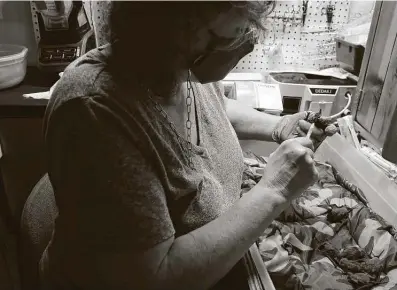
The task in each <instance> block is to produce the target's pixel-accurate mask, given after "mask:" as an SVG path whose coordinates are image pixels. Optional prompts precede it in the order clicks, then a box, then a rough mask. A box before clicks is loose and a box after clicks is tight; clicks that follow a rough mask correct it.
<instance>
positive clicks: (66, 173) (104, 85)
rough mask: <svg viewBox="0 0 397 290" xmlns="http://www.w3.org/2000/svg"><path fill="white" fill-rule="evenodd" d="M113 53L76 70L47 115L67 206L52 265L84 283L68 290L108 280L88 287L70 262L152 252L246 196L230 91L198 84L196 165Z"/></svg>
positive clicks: (100, 53) (53, 172)
mask: <svg viewBox="0 0 397 290" xmlns="http://www.w3.org/2000/svg"><path fill="white" fill-rule="evenodd" d="M110 56H111V47H110V46H104V47H101V48H98V49H95V50H93V51H91V52H89V53H88V54H86V55H85V56H83V57H82V58H80V59H78V60H77V61H75V62H74V63H73V64H72V65H71V66H69V67H68V68H67V70H65V72H64V75H63V76H62V78H61V80H60V81H59V83H58V84H57V85H56V87H55V89H54V92H53V94H52V97H51V99H50V101H49V105H48V108H47V111H46V115H45V122H44V132H45V143H46V146H47V155H48V166H49V167H48V168H49V177H50V180H51V183H52V185H53V187H54V192H55V198H56V202H57V206H58V209H59V216H58V218H57V220H56V225H55V231H54V234H53V238H52V241H51V243H50V245H49V247H48V249H47V253H46V255H47V257H46V259H45V260H47V258H48V261H50V263H48V269H49V271H50V272H51V276H52V279H53V280H54V281H53V282H54V283H55V284H58V283H61V284H64V285H65V288H66V287H71V286H72V285H75V286H77V287H76V288H68V289H86V288H87V289H88V288H89V287H91V288H89V289H99V288H97V287H99V286H100V277H98V279H97V280H96V281H78V280H79V279H80V278H78V277H76V276H75V275H74V274H72V272H73V273H74V272H76V268H75V269H70V268H68V267H66V266H65V265H67V264H69V263H68V262H67V261H69V262H70V260H71V257H73V259H74V260H73V261H75V264H76V267H77V268H78V265H79V260H78V257H79V256H84V255H85V256H86V255H92V254H94V255H96V254H101V253H108V252H117V251H118V252H120V253H122V251H123V250H125V249H130V248H131V247H133V248H134V249H142V250H145V249H147V248H150V247H153V246H154V245H156V244H158V243H161V242H163V241H164V240H166V239H168V238H170V237H172V236H175V237H178V236H180V235H183V234H186V233H188V232H190V231H192V230H194V229H196V228H198V227H201V226H203V225H205V224H206V223H208V222H210V221H211V220H213V219H215V218H216V217H218V216H219V215H221V214H222V213H223V212H225V211H226V210H227V209H228V208H229V207H230V206H231V205H233V203H235V202H236V201H237V200H238V199H239V197H240V188H241V182H242V172H243V155H242V151H241V148H240V145H239V142H238V139H237V136H236V134H235V132H234V130H233V128H232V126H231V124H230V122H229V120H228V118H227V115H226V112H225V108H224V103H223V92H222V89H221V86H219V85H218V84H207V85H202V84H199V83H194V84H193V86H194V90H195V95H196V102H197V104H196V105H197V117H198V126H199V136H200V143H199V145H198V146H196V145H193V149H192V152H191V154H193V158H192V161H193V167H191V166H189V162H188V161H189V160H188V157H187V156H188V155H187V154H188V153H189V151H188V149H187V144H186V142H184V141H183V140H181V139H180V138H178V136H177V135H176V134H175V132H174V131H173V130H172V129H171V128H170V126H169V124H168V122H166V120H165V119H164V118H163V117H162V116H161V114H159V112H158V111H157V110H156V109H155V107H154V105H153V103H151V102H150V101H149V99H148V98H143V97H141V96H137V95H134V94H131V92H133V91H136V90H134V89H132V88H129V87H128V84H126V83H125V82H122V81H119V80H118V79H117V77H116V76H115V74H113V73H112V72H111V71H110V70H109V66H108V60H109V57H110ZM62 265H63V266H62ZM69 271H71V272H70V273H69ZM81 271H84V269H81ZM87 279H90V278H89V275H88V276H87ZM72 280H73V281H72ZM90 283H92V284H90ZM66 285H68V286H66ZM86 285H90V286H86ZM57 287H58V288H57V289H61V288H63V287H61V285H57ZM59 287H61V288H59ZM85 287H86V288H85Z"/></svg>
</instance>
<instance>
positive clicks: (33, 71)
mask: <svg viewBox="0 0 397 290" xmlns="http://www.w3.org/2000/svg"><path fill="white" fill-rule="evenodd" d="M58 79H59V77H58V75H57V74H56V73H44V72H42V71H40V70H39V69H37V68H36V67H28V68H27V73H26V77H25V79H24V80H23V82H22V83H21V84H19V85H18V86H15V87H12V88H8V89H4V90H0V118H41V117H43V116H44V112H45V109H46V106H47V103H48V100H45V99H30V98H24V97H23V94H27V93H37V92H44V91H48V90H49V89H50V87H51V86H52V85H53V84H54V83H55V82H56V81H57V80H58Z"/></svg>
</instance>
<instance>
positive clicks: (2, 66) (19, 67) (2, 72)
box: [0, 44, 28, 90]
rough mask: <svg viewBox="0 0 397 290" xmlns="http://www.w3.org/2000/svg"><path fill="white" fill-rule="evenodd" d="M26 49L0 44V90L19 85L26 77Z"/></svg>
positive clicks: (19, 46)
mask: <svg viewBox="0 0 397 290" xmlns="http://www.w3.org/2000/svg"><path fill="white" fill-rule="evenodd" d="M27 54H28V49H27V48H26V47H24V46H21V45H14V44H0V90H2V89H6V88H9V87H13V86H16V85H18V84H20V83H21V82H22V81H23V79H24V78H25V75H26V66H27Z"/></svg>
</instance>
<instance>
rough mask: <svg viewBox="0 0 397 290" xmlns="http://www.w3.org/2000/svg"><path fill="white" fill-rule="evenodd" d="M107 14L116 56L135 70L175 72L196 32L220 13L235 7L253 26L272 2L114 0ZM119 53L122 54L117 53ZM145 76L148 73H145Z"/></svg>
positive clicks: (261, 18) (271, 6)
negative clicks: (115, 44)
mask: <svg viewBox="0 0 397 290" xmlns="http://www.w3.org/2000/svg"><path fill="white" fill-rule="evenodd" d="M112 5H113V7H112V9H111V12H110V22H109V23H110V29H111V35H112V42H113V43H119V44H120V45H118V46H119V47H122V49H119V53H118V55H119V56H120V57H122V58H123V59H125V61H126V62H127V61H128V62H129V69H130V70H131V69H132V70H135V71H140V72H143V71H148V70H152V72H151V75H153V74H156V73H158V71H159V70H164V73H163V74H166V71H167V70H168V71H175V69H177V68H178V65H179V64H180V62H181V61H182V62H183V61H186V60H183V57H185V53H186V52H187V51H189V47H188V46H189V43H190V41H191V40H192V37H195V35H196V34H195V32H196V31H197V30H198V29H200V28H201V27H203V26H204V25H206V24H208V22H211V21H212V20H214V19H216V17H217V16H218V14H219V13H222V12H225V11H228V10H229V9H231V8H232V7H237V8H238V9H237V11H238V12H239V13H241V14H242V15H244V16H246V17H247V19H248V20H249V21H250V24H251V25H252V26H255V27H256V28H259V29H262V28H263V26H262V20H263V18H264V16H265V15H266V14H267V13H270V12H271V10H272V9H273V8H274V5H275V2H274V1H238V2H236V1H171V2H168V1H164V2H163V1H161V2H158V1H115V2H113V4H112ZM120 50H121V52H120ZM147 73H148V72H147Z"/></svg>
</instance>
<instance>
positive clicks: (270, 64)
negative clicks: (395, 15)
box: [233, 0, 375, 73]
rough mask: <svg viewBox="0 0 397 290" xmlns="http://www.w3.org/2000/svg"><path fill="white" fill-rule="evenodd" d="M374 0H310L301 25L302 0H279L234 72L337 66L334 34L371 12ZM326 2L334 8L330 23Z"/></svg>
mask: <svg viewBox="0 0 397 290" xmlns="http://www.w3.org/2000/svg"><path fill="white" fill-rule="evenodd" d="M360 2H362V3H361V4H364V2H365V5H361V4H360ZM374 4H375V1H374V0H372V1H348V0H345V1H321V0H309V1H308V4H307V14H306V19H305V24H304V25H303V23H302V12H303V9H302V5H303V1H302V0H293V1H278V3H277V5H276V7H275V9H274V11H273V12H272V13H271V14H270V15H268V16H267V17H266V18H265V19H264V21H263V25H264V26H265V28H266V32H265V35H264V37H263V38H262V40H261V41H260V43H259V44H257V45H256V46H255V48H254V51H253V52H252V53H250V54H249V55H247V56H246V57H244V58H243V59H242V60H241V61H240V63H239V64H238V65H237V66H236V67H235V68H234V70H233V72H260V73H266V72H269V71H280V70H307V69H309V70H313V69H315V70H321V69H325V68H328V67H333V66H338V63H337V61H336V51H335V41H334V39H335V37H336V36H338V32H339V31H340V30H341V29H342V28H343V27H344V26H346V25H347V24H348V23H349V22H350V21H353V20H355V19H357V18H359V17H362V16H363V15H365V14H368V13H372V12H373V7H374ZM328 5H332V7H333V11H334V13H333V14H334V16H333V18H332V23H331V24H330V25H328V23H327V16H326V13H325V12H326V10H325V9H326V7H327V6H328ZM353 8H354V11H352V10H353Z"/></svg>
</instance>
